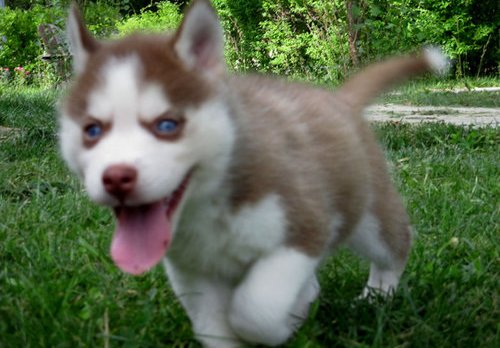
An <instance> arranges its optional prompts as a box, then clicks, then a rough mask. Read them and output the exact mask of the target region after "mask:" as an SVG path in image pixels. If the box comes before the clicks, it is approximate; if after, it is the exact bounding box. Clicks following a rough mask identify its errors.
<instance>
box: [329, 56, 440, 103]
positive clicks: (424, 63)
mask: <svg viewBox="0 0 500 348" xmlns="http://www.w3.org/2000/svg"><path fill="white" fill-rule="evenodd" d="M448 65H449V63H448V59H447V58H446V57H445V56H444V54H443V53H442V51H441V50H440V49H439V48H436V47H429V48H425V49H423V50H422V52H421V53H420V54H418V55H413V56H405V57H395V58H389V59H387V60H385V61H382V62H380V63H375V64H373V65H370V66H368V67H367V68H366V69H364V70H362V71H361V72H360V73H358V74H356V75H354V76H353V77H352V78H351V79H349V80H347V82H346V83H345V84H344V85H343V86H342V87H341V88H340V89H339V90H338V92H337V96H339V97H340V98H342V99H343V100H344V101H346V102H347V103H349V104H350V105H351V106H352V107H355V108H360V109H361V108H363V107H364V106H366V105H367V104H368V103H370V101H371V100H372V99H374V98H375V97H377V96H378V95H380V94H381V93H382V92H384V91H386V90H387V89H389V88H390V87H392V86H394V85H396V84H398V83H401V82H403V81H405V80H407V79H409V78H410V77H412V76H414V75H419V74H422V73H424V72H428V71H431V72H434V73H437V74H443V73H444V72H446V70H447V68H448Z"/></svg>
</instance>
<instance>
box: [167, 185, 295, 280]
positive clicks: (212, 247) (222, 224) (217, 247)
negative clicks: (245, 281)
mask: <svg viewBox="0 0 500 348" xmlns="http://www.w3.org/2000/svg"><path fill="white" fill-rule="evenodd" d="M286 229H287V221H286V214H285V210H284V209H283V207H282V205H281V202H280V199H279V196H277V195H275V194H270V195H268V196H266V197H264V198H263V199H261V200H260V201H259V202H257V203H255V204H252V205H248V206H244V207H242V208H241V209H239V210H238V211H236V212H233V210H232V209H231V207H229V206H227V205H225V204H223V203H221V202H210V203H209V202H206V203H204V204H201V205H200V204H196V205H192V206H188V207H186V210H185V211H184V212H183V215H182V217H181V220H180V222H179V226H178V228H177V231H176V232H175V234H174V239H173V243H172V246H171V249H170V251H169V252H168V254H167V257H168V258H169V259H171V261H173V262H175V263H176V264H177V265H178V266H180V267H182V268H184V269H186V270H188V271H192V272H196V273H202V274H207V275H211V276H217V277H224V278H228V279H237V278H239V277H240V276H241V275H242V274H243V273H244V272H245V271H246V269H247V268H248V266H249V265H250V264H251V263H252V262H254V261H255V260H256V259H258V258H259V257H261V256H262V255H265V254H267V253H269V252H271V251H272V250H273V249H275V248H276V247H277V246H279V245H281V244H282V243H283V242H284V240H285V238H286Z"/></svg>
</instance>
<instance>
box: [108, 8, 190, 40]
mask: <svg viewBox="0 0 500 348" xmlns="http://www.w3.org/2000/svg"><path fill="white" fill-rule="evenodd" d="M181 18H182V16H181V14H180V11H179V8H178V7H177V6H176V5H175V4H172V3H170V2H161V3H159V4H158V8H157V10H156V11H151V10H150V6H148V7H145V8H143V9H142V10H141V12H140V13H139V14H133V15H130V16H128V17H126V18H125V19H124V20H122V21H120V22H117V23H116V29H117V30H118V32H119V34H120V35H127V34H130V33H132V32H136V31H138V30H141V31H145V30H147V31H155V32H162V31H165V30H168V29H174V28H175V27H177V26H178V25H179V23H180V21H181Z"/></svg>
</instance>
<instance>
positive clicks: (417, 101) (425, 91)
mask: <svg viewBox="0 0 500 348" xmlns="http://www.w3.org/2000/svg"><path fill="white" fill-rule="evenodd" d="M477 87H500V80H499V79H498V78H497V79H495V78H482V79H474V80H471V79H463V80H458V81H457V80H443V81H441V80H434V79H432V80H429V79H421V80H415V81H411V82H409V83H407V84H405V85H404V86H403V87H401V88H399V89H398V90H397V91H396V93H395V92H390V93H387V94H385V95H384V96H382V97H381V98H379V100H378V102H380V103H393V104H409V105H436V106H438V105H439V106H474V107H500V91H497V92H474V91H472V90H473V89H474V88H477ZM459 88H461V89H463V88H465V89H466V91H464V92H460V93H455V92H453V90H455V89H459Z"/></svg>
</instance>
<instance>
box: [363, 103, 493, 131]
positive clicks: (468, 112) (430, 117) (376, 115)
mask: <svg viewBox="0 0 500 348" xmlns="http://www.w3.org/2000/svg"><path fill="white" fill-rule="evenodd" d="M365 114H366V117H367V118H368V119H369V120H371V121H396V122H408V123H421V122H445V123H451V124H456V125H464V126H466V125H475V126H479V127H486V126H490V127H498V126H499V125H500V108H477V107H461V106H407V105H396V104H384V105H372V106H370V107H369V108H367V109H366V112H365Z"/></svg>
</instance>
